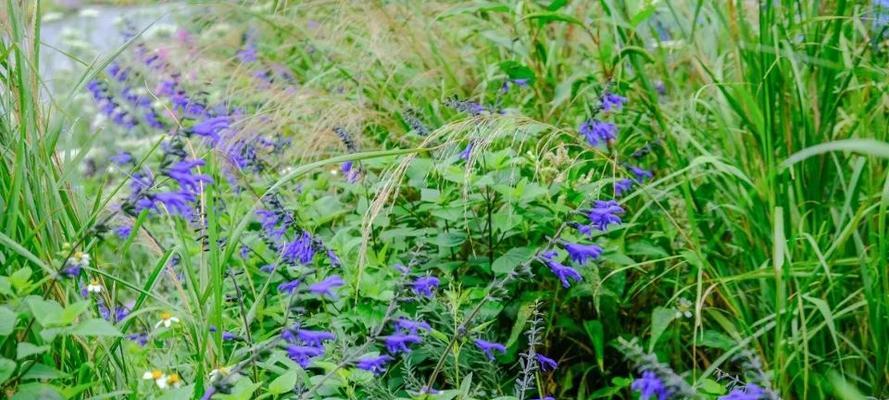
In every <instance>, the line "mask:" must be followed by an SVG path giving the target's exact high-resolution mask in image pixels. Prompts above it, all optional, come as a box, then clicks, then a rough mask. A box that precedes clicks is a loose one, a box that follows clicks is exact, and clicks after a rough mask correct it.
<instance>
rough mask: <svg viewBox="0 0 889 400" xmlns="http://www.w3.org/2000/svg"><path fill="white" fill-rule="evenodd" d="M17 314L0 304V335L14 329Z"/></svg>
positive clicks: (4, 334) (7, 333)
mask: <svg viewBox="0 0 889 400" xmlns="http://www.w3.org/2000/svg"><path fill="white" fill-rule="evenodd" d="M17 318H18V315H16V313H14V312H12V310H10V309H9V308H7V307H6V306H0V336H7V335H9V334H10V333H12V331H13V330H14V329H15V323H16V322H17Z"/></svg>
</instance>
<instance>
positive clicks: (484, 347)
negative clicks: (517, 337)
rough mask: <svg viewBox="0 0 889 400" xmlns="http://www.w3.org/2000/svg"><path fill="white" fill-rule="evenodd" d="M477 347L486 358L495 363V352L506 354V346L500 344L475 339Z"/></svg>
mask: <svg viewBox="0 0 889 400" xmlns="http://www.w3.org/2000/svg"><path fill="white" fill-rule="evenodd" d="M475 345H476V347H478V348H479V350H481V351H482V352H484V353H485V356H486V357H488V360H491V361H494V351H498V352H500V353H501V354H504V353H506V346H504V345H502V344H500V343H495V342H489V341H487V340H482V339H475Z"/></svg>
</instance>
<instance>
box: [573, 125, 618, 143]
mask: <svg viewBox="0 0 889 400" xmlns="http://www.w3.org/2000/svg"><path fill="white" fill-rule="evenodd" d="M578 130H579V131H580V134H581V135H583V137H584V138H585V139H586V141H587V143H589V145H590V146H593V147H595V146H598V145H599V143H600V142H604V143H607V142H610V141H612V140H614V139H616V138H617V126H616V125H614V124H612V123H610V122H602V121H597V120H593V119H590V120H586V121H584V123H582V124H580V128H579V129H578Z"/></svg>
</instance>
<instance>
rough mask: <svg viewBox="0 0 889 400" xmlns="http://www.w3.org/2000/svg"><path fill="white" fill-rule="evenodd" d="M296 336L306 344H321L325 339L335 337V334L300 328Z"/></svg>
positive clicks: (317, 345)
mask: <svg viewBox="0 0 889 400" xmlns="http://www.w3.org/2000/svg"><path fill="white" fill-rule="evenodd" d="M296 336H297V337H298V338H299V340H301V341H302V342H303V343H305V344H306V345H308V346H316V347H319V346H322V345H323V343H324V342H325V341H327V340H334V339H336V335H334V334H333V333H330V332H327V331H310V330H308V329H300V330H299V331H298V332H297V333H296Z"/></svg>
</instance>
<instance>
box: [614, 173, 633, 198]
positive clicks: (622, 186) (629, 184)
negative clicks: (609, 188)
mask: <svg viewBox="0 0 889 400" xmlns="http://www.w3.org/2000/svg"><path fill="white" fill-rule="evenodd" d="M632 188H633V181H632V180H630V179H627V178H623V179H621V180H619V181H617V182H614V196H615V197H621V196H623V195H624V194H626V193H627V192H629V191H630V190H631V189H632Z"/></svg>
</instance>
